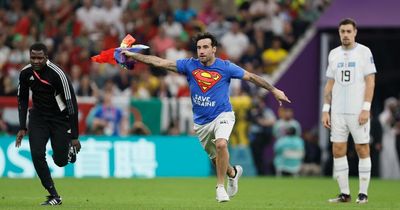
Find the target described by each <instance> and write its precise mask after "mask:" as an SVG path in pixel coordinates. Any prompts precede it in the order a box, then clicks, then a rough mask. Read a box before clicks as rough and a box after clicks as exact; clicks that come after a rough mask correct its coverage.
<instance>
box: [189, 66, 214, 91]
mask: <svg viewBox="0 0 400 210" xmlns="http://www.w3.org/2000/svg"><path fill="white" fill-rule="evenodd" d="M192 74H193V76H194V79H195V80H196V82H197V84H198V85H199V87H200V89H201V91H202V92H203V93H205V92H207V91H208V90H209V89H210V88H212V87H213V86H214V85H215V84H217V82H218V81H219V80H220V79H221V74H219V73H218V72H216V71H205V70H202V69H196V70H194V71H193V72H192Z"/></svg>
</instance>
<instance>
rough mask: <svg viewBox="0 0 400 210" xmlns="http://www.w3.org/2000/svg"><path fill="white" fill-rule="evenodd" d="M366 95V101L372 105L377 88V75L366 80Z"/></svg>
mask: <svg viewBox="0 0 400 210" xmlns="http://www.w3.org/2000/svg"><path fill="white" fill-rule="evenodd" d="M364 80H365V93H364V101H366V102H369V103H371V102H372V98H373V97H374V88H375V74H369V75H367V76H366V77H365V78H364Z"/></svg>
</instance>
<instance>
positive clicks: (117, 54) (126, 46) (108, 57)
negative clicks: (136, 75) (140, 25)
mask: <svg viewBox="0 0 400 210" xmlns="http://www.w3.org/2000/svg"><path fill="white" fill-rule="evenodd" d="M135 41H136V39H135V38H133V36H131V35H130V34H128V35H126V36H125V38H124V39H123V40H122V42H121V44H120V46H119V47H118V48H111V49H108V50H103V51H101V52H100V54H98V55H95V56H92V58H91V60H92V61H93V62H97V63H110V64H119V65H120V66H122V67H123V68H125V69H133V68H134V67H135V61H132V60H128V59H127V58H126V56H125V55H123V54H121V52H122V50H127V51H130V52H140V51H141V50H144V49H148V48H149V46H146V45H142V44H135V45H134V44H133V43H135Z"/></svg>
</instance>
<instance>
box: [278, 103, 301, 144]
mask: <svg viewBox="0 0 400 210" xmlns="http://www.w3.org/2000/svg"><path fill="white" fill-rule="evenodd" d="M293 115H294V114H293V110H292V109H290V108H285V107H279V109H278V117H279V119H278V121H276V123H275V124H274V127H273V135H274V137H275V139H279V138H281V137H282V136H285V135H286V131H287V129H288V128H290V127H292V128H294V129H295V130H296V135H297V136H301V127H300V123H299V122H298V121H297V120H296V119H294V116H293Z"/></svg>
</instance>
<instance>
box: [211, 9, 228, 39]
mask: <svg viewBox="0 0 400 210" xmlns="http://www.w3.org/2000/svg"><path fill="white" fill-rule="evenodd" d="M230 28H231V23H230V22H229V21H227V20H226V19H225V15H224V13H223V12H222V11H220V10H219V11H217V17H216V19H215V20H214V21H212V22H211V23H210V24H209V25H208V26H207V31H208V32H210V33H211V34H214V35H215V37H216V38H217V40H218V42H220V41H221V38H222V36H223V35H224V34H226V33H228V32H229V30H230Z"/></svg>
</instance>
